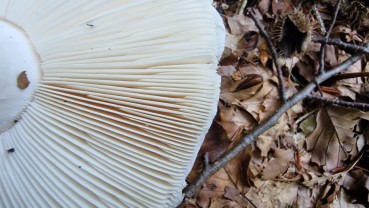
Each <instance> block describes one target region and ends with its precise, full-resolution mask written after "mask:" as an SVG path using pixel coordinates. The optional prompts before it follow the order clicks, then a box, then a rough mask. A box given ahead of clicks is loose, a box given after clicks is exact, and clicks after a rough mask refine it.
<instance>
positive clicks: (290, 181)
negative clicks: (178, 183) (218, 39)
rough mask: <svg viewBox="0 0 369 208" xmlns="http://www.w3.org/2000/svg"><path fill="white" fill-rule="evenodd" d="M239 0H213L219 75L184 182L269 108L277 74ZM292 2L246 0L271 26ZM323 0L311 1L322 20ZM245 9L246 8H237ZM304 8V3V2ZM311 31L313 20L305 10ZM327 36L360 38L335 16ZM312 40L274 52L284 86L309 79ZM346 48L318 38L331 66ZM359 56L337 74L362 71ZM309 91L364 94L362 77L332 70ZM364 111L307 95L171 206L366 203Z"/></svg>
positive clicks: (315, 61) (366, 86) (368, 94)
mask: <svg viewBox="0 0 369 208" xmlns="http://www.w3.org/2000/svg"><path fill="white" fill-rule="evenodd" d="M241 2H242V1H238V0H222V1H220V0H214V3H213V5H214V7H215V8H216V9H217V10H218V11H219V12H220V13H221V15H222V16H223V20H224V22H225V25H226V28H227V37H226V47H225V52H224V54H223V57H222V59H221V61H220V64H219V68H218V74H219V75H220V76H221V77H222V83H221V92H220V100H219V104H218V114H217V116H216V117H215V118H214V122H213V124H212V127H211V128H210V130H209V133H208V134H207V136H206V138H205V142H204V143H203V145H202V147H201V149H200V151H199V154H198V156H197V159H196V162H195V164H194V166H193V169H192V171H191V173H190V174H189V176H188V178H187V182H188V183H191V182H192V181H194V180H195V179H196V177H197V176H198V175H199V174H201V171H202V170H203V168H204V157H207V158H208V160H209V162H210V163H213V162H216V161H217V159H218V158H219V157H220V156H221V155H222V154H223V153H224V152H226V151H227V150H229V149H230V148H232V147H234V146H235V145H237V143H238V142H239V141H240V140H241V139H242V138H243V137H244V136H245V135H246V134H247V133H248V132H249V131H250V130H252V129H253V128H255V127H256V126H257V125H259V124H260V123H262V122H263V121H265V120H266V119H268V118H269V117H270V116H271V115H273V114H274V113H275V111H276V110H278V107H279V106H280V100H279V98H278V81H277V78H276V76H275V75H274V73H273V64H272V60H271V55H270V52H269V49H268V47H267V46H266V42H265V40H264V39H263V38H262V37H261V36H260V34H259V31H258V29H257V28H256V26H255V24H254V22H253V21H252V20H251V19H250V18H249V17H247V16H245V15H243V14H239V9H240V6H241ZM296 2H297V1H292V0H291V1H290V0H288V1H287V0H285V1H284V0H280V1H271V0H259V1H249V3H248V6H247V7H253V8H257V9H259V10H258V11H259V13H257V16H258V18H259V19H260V20H261V21H262V22H263V24H264V25H265V28H266V29H267V30H269V31H268V32H270V33H271V31H270V30H271V29H270V28H273V27H272V25H273V24H275V23H276V22H277V19H278V18H280V17H282V16H283V15H284V14H288V13H289V12H293V11H294V9H295V3H296ZM329 2H331V1H322V2H321V3H319V4H317V9H318V11H320V13H321V15H322V19H323V20H324V21H327V22H329V21H330V19H331V14H330V10H332V7H331V3H329ZM246 9H247V8H246ZM304 9H309V5H307V6H306V5H305V8H304ZM310 18H311V24H312V25H313V28H314V29H313V33H314V34H315V35H316V34H319V33H320V32H321V31H320V28H319V25H318V22H317V20H316V18H315V17H314V16H311V15H310ZM331 36H332V37H333V38H340V39H341V40H344V41H346V42H349V43H355V44H361V43H362V42H365V37H363V36H362V35H360V33H359V32H357V30H356V29H355V28H352V27H351V25H350V24H348V22H345V20H343V19H338V21H337V23H336V25H335V27H334V28H333V31H332V35H331ZM319 47H320V44H319V43H315V42H310V43H309V45H308V47H307V49H306V51H304V52H303V53H301V54H299V55H296V56H293V57H289V58H281V59H280V60H278V61H279V62H280V63H281V65H282V66H283V69H284V74H285V76H286V77H287V80H286V93H287V94H288V96H292V95H294V94H295V93H296V92H298V90H299V89H301V87H304V86H305V85H306V84H308V83H310V82H312V81H313V80H314V77H315V76H316V75H317V73H318V69H319V54H318V53H319ZM349 56H350V55H349V54H347V53H346V52H345V51H343V50H341V49H339V48H337V47H334V46H327V48H326V51H325V66H326V68H327V69H330V68H333V67H334V66H337V65H338V64H340V63H342V62H343V61H344V60H346V59H347V58H348V57H349ZM365 61H366V59H365V58H364V59H363V60H360V61H358V62H357V63H356V64H354V65H353V66H351V67H350V68H348V69H347V70H345V71H344V72H342V73H341V75H340V76H342V75H343V76H345V75H347V74H352V73H366V72H369V67H368V66H369V64H365ZM320 88H321V91H320V92H319V91H315V92H314V94H316V95H322V96H323V97H325V98H329V99H333V100H344V101H359V102H367V103H368V102H369V80H368V79H367V78H365V77H364V78H363V77H360V76H358V77H355V78H350V79H346V78H344V79H338V78H335V77H333V78H332V79H330V80H328V81H327V82H325V83H323V84H322V85H321V86H320ZM368 139H369V113H368V112H365V111H360V110H357V109H353V108H348V107H338V106H335V105H331V104H324V103H322V102H318V101H314V100H307V101H304V102H300V103H298V104H297V105H296V106H294V107H292V108H291V109H289V110H288V111H287V113H286V114H285V115H284V116H282V117H281V118H280V119H279V120H278V122H277V124H276V125H275V126H273V127H272V128H270V129H269V130H268V131H266V132H265V133H264V134H262V135H261V136H259V138H258V139H256V140H255V141H254V142H253V143H252V144H251V145H249V147H247V148H246V149H245V150H244V151H243V152H241V153H240V154H239V155H237V157H235V158H234V159H233V160H231V161H230V162H229V163H228V164H227V165H225V166H224V167H223V168H222V169H220V170H219V171H218V172H217V173H215V174H214V175H213V176H211V177H210V178H209V179H208V180H207V181H206V182H205V183H204V185H203V186H202V188H201V190H199V193H198V195H197V197H196V198H192V199H186V200H185V201H184V202H183V203H182V204H181V205H180V206H179V207H201V208H216V207H234V208H241V207H368V206H369V201H368V198H369V145H368Z"/></svg>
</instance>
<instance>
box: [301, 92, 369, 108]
mask: <svg viewBox="0 0 369 208" xmlns="http://www.w3.org/2000/svg"><path fill="white" fill-rule="evenodd" d="M307 98H308V99H312V100H319V101H321V102H324V103H328V104H334V105H339V106H344V107H350V108H358V109H361V110H369V103H360V102H349V101H343V100H332V99H329V98H325V97H321V96H316V95H309V96H308V97H307Z"/></svg>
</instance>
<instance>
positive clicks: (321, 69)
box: [318, 0, 342, 74]
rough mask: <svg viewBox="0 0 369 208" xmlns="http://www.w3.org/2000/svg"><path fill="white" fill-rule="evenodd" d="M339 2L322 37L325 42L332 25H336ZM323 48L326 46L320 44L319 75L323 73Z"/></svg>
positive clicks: (339, 1) (338, 1)
mask: <svg viewBox="0 0 369 208" xmlns="http://www.w3.org/2000/svg"><path fill="white" fill-rule="evenodd" d="M341 1H342V0H337V3H336V7H335V9H334V14H333V19H332V22H331V25H330V26H329V28H328V30H327V32H326V33H325V35H324V38H325V40H327V39H328V38H329V35H330V34H331V32H332V29H333V27H334V25H335V24H336V20H337V14H338V11H339V10H340V7H341ZM325 46H326V44H325V43H322V45H321V47H320V52H319V54H320V56H319V70H318V72H319V74H321V73H324V68H325V67H324V64H325V63H324V61H325V48H326V47H325Z"/></svg>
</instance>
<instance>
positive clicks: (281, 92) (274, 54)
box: [248, 11, 286, 103]
mask: <svg viewBox="0 0 369 208" xmlns="http://www.w3.org/2000/svg"><path fill="white" fill-rule="evenodd" d="M248 15H249V16H250V17H251V19H252V20H253V21H254V22H255V25H256V27H257V28H258V29H259V31H260V34H261V36H263V38H264V39H265V41H266V43H267V45H268V48H269V50H270V52H271V54H272V59H273V63H274V66H275V68H276V70H277V75H278V82H279V86H278V87H279V90H278V91H279V97H280V98H281V101H282V103H285V102H286V93H285V89H284V78H283V72H282V69H281V66H280V65H279V63H278V55H277V51H276V49H275V47H274V46H273V43H272V40H271V38H270V37H269V35H268V33H267V32H266V31H265V29H264V28H263V27H262V26H261V23H260V21H259V20H258V19H257V18H256V16H255V14H254V11H249V12H248Z"/></svg>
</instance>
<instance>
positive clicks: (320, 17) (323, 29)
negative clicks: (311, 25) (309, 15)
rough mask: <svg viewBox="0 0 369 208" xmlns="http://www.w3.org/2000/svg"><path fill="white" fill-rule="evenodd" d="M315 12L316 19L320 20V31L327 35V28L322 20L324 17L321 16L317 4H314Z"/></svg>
mask: <svg viewBox="0 0 369 208" xmlns="http://www.w3.org/2000/svg"><path fill="white" fill-rule="evenodd" d="M313 12H314V15H315V17H316V19H317V20H318V23H319V27H320V30H321V31H322V33H323V34H326V32H327V30H326V29H325V26H324V23H323V20H322V16H320V13H319V11H318V9H317V8H316V4H314V6H313Z"/></svg>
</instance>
